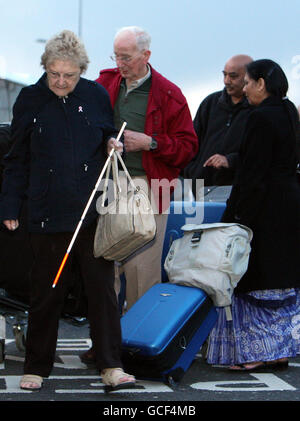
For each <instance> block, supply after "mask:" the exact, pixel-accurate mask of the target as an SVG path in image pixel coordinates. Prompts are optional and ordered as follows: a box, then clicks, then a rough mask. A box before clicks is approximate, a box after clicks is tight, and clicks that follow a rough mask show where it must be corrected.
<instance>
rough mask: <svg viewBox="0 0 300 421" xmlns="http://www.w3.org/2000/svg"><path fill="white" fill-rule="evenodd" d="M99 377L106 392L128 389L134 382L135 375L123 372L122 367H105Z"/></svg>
mask: <svg viewBox="0 0 300 421" xmlns="http://www.w3.org/2000/svg"><path fill="white" fill-rule="evenodd" d="M101 378H102V383H104V385H105V390H106V391H107V392H111V391H114V390H120V389H129V388H131V387H134V386H135V382H136V380H135V377H134V376H132V375H131V374H127V373H125V372H124V371H123V369H122V368H106V369H105V370H103V371H102V373H101Z"/></svg>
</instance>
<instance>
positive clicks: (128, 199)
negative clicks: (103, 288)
mask: <svg viewBox="0 0 300 421" xmlns="http://www.w3.org/2000/svg"><path fill="white" fill-rule="evenodd" d="M118 161H120V163H121V165H122V167H123V170H124V173H125V174H126V179H127V180H128V181H129V186H128V188H126V189H123V190H122V189H121V183H120V179H119V172H118ZM111 167H112V174H113V186H114V200H113V201H112V202H111V203H109V204H108V205H107V206H105V200H106V196H107V185H108V180H109V174H110V170H111ZM97 209H98V212H99V213H100V215H99V217H98V222H97V228H96V233H95V238H94V256H95V257H100V256H102V257H104V258H105V259H107V260H116V261H119V262H121V261H122V260H124V259H126V258H128V257H129V256H130V255H131V254H133V253H134V252H135V251H137V250H138V249H139V248H141V247H143V246H144V245H145V244H147V243H149V242H150V241H151V240H153V238H154V237H155V234H156V222H155V218H154V214H153V210H152V208H151V203H150V200H149V198H148V195H147V194H146V193H145V192H144V191H143V190H141V189H140V188H139V187H136V186H135V184H134V182H133V180H132V178H131V177H130V175H129V173H128V170H127V168H126V166H125V164H124V161H123V159H122V158H121V155H120V154H119V152H117V151H115V152H114V154H113V156H112V160H111V161H110V163H109V165H108V167H107V171H106V179H105V184H104V193H103V196H102V198H101V204H100V206H98V208H97Z"/></svg>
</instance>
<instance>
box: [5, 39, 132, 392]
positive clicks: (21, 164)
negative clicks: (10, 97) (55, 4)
mask: <svg viewBox="0 0 300 421" xmlns="http://www.w3.org/2000/svg"><path fill="white" fill-rule="evenodd" d="M42 65H43V67H44V69H45V73H44V75H43V76H42V77H41V79H40V80H39V81H38V82H37V83H36V84H35V85H32V86H29V87H26V88H24V89H23V90H22V91H21V93H20V95H19V97H18V98H17V100H16V103H15V105H14V114H13V121H12V126H11V131H12V140H13V144H14V146H13V148H12V149H11V151H10V152H9V154H8V155H7V156H6V158H5V172H4V181H3V188H2V195H1V202H0V215H1V220H2V221H3V223H4V225H5V226H6V227H7V229H9V230H14V229H17V227H18V216H19V211H20V206H21V204H22V201H23V199H24V197H25V196H26V199H27V202H28V215H29V216H28V227H29V231H30V233H31V244H32V248H33V252H34V256H35V259H34V266H33V270H32V290H31V305H30V311H29V317H28V329H27V337H26V357H25V364H24V376H23V377H22V379H21V382H20V387H21V388H22V389H26V390H39V389H40V388H41V387H42V384H43V378H46V377H48V376H49V375H50V373H51V370H52V367H53V363H54V358H55V350H56V342H57V333H58V324H59V318H60V316H61V311H62V306H63V303H64V298H65V294H66V287H67V285H66V284H67V282H64V280H65V279H66V275H67V273H68V270H70V267H71V263H72V261H74V259H76V260H77V263H78V264H79V267H80V272H81V276H82V279H83V282H84V288H85V293H86V296H87V300H88V319H89V322H90V328H91V332H92V334H93V338H95V342H96V344H95V345H96V354H97V368H98V369H99V372H100V374H101V377H102V382H103V383H104V384H105V385H106V386H108V387H110V388H111V389H113V390H114V389H119V388H128V387H132V386H134V384H135V378H134V377H133V376H131V375H129V374H126V373H124V371H123V369H122V363H121V328H120V316H119V309H118V304H117V297H116V294H115V291H114V263H113V262H111V261H106V260H104V259H103V258H101V257H100V258H97V259H96V258H95V257H94V255H93V241H94V233H95V228H96V221H97V217H98V213H97V211H96V206H95V200H96V197H95V198H93V200H92V201H91V203H90V204H89V207H88V208H86V211H85V212H84V219H83V220H82V212H83V210H84V209H85V206H86V204H87V202H88V200H89V197H90V195H91V193H92V191H93V189H94V187H95V183H96V182H97V180H98V177H99V174H100V173H101V170H102V169H103V166H104V164H105V161H106V160H107V158H108V155H109V154H110V153H111V151H112V149H115V150H118V151H122V150H123V145H122V143H121V142H120V141H119V138H120V133H119V136H118V137H117V135H118V133H117V132H116V130H115V128H114V124H113V114H112V109H111V105H110V101H109V97H108V94H107V92H106V91H105V89H104V88H102V87H101V86H100V85H99V84H96V83H95V82H92V81H89V80H87V79H84V78H82V77H81V74H82V73H83V72H84V71H85V70H86V69H87V65H88V58H87V55H86V52H85V48H84V46H83V44H82V43H81V41H80V40H79V39H78V38H77V37H76V36H75V34H73V33H72V32H70V31H63V32H62V33H60V34H58V35H56V36H55V37H53V38H52V39H51V40H50V41H48V43H47V44H46V48H45V52H44V54H43V56H42ZM78 221H80V230H79V229H78V230H76V227H78V225H77V224H78ZM75 231H76V241H74V242H73V243H72V250H70V253H69V254H68V256H67V257H69V259H68V261H66V259H65V267H64V270H63V271H62V272H61V273H60V280H59V283H58V284H57V286H56V288H52V285H53V280H54V279H55V276H56V274H57V271H58V269H59V267H60V264H61V261H62V258H63V257H64V255H65V252H66V250H67V247H68V245H69V244H70V241H71V240H72V238H74V237H73V236H74V232H75Z"/></svg>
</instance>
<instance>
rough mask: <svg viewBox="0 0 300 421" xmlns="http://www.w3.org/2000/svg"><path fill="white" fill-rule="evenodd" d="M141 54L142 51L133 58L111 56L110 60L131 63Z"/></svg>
mask: <svg viewBox="0 0 300 421" xmlns="http://www.w3.org/2000/svg"><path fill="white" fill-rule="evenodd" d="M140 53H141V51H140V52H139V53H138V54H136V55H134V56H133V57H131V56H118V55H117V54H112V55H111V56H110V58H111V59H112V61H115V62H117V61H123V63H130V62H131V61H132V60H133V59H134V58H136V57H137V56H138V55H139V54H140Z"/></svg>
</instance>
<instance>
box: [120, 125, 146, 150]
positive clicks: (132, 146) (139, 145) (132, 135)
mask: <svg viewBox="0 0 300 421" xmlns="http://www.w3.org/2000/svg"><path fill="white" fill-rule="evenodd" d="M151 140H152V139H151V137H150V136H147V135H146V134H144V133H139V132H134V131H132V130H124V145H125V150H126V152H137V151H149V150H150V143H151Z"/></svg>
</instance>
